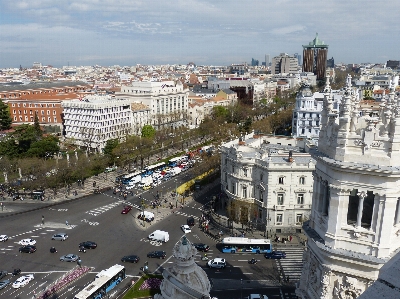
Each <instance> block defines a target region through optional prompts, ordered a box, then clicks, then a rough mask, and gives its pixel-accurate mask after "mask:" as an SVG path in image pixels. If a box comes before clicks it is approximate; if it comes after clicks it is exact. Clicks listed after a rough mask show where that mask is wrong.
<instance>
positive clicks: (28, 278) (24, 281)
mask: <svg viewBox="0 0 400 299" xmlns="http://www.w3.org/2000/svg"><path fill="white" fill-rule="evenodd" d="M33 279H34V276H33V274H28V275H24V276H21V277H20V278H18V279H17V280H16V281H14V283H13V284H12V287H13V288H14V289H18V288H20V287H24V286H26V285H27V284H28V283H29V282H30V281H31V280H33Z"/></svg>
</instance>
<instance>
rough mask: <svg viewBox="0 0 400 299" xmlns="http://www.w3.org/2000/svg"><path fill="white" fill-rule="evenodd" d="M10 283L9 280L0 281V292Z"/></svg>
mask: <svg viewBox="0 0 400 299" xmlns="http://www.w3.org/2000/svg"><path fill="white" fill-rule="evenodd" d="M10 283H11V280H9V279H5V280H3V281H0V290H1V289H4V288H5V287H6V286H8V285H9V284H10Z"/></svg>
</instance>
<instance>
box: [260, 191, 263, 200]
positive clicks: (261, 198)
mask: <svg viewBox="0 0 400 299" xmlns="http://www.w3.org/2000/svg"><path fill="white" fill-rule="evenodd" d="M260 201H264V192H263V191H262V190H260Z"/></svg>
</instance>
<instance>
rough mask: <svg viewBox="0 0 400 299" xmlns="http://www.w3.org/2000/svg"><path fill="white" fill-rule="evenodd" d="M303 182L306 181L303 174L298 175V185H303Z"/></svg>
mask: <svg viewBox="0 0 400 299" xmlns="http://www.w3.org/2000/svg"><path fill="white" fill-rule="evenodd" d="M305 183H306V178H305V177H303V176H302V177H300V178H299V184H300V185H305Z"/></svg>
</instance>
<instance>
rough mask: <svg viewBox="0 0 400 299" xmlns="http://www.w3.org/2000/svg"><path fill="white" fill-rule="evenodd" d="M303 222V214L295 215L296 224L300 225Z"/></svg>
mask: <svg viewBox="0 0 400 299" xmlns="http://www.w3.org/2000/svg"><path fill="white" fill-rule="evenodd" d="M302 222H303V214H296V224H297V225H300V224H301V223H302Z"/></svg>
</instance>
